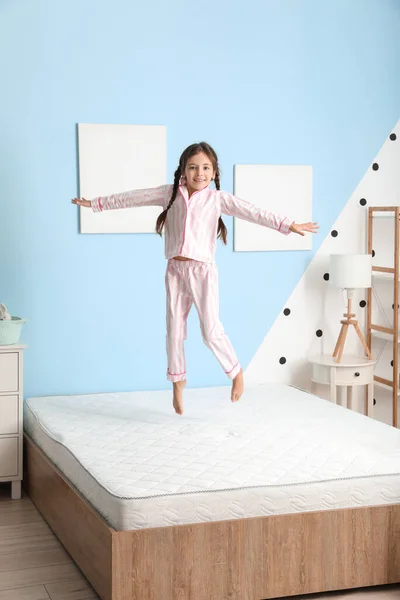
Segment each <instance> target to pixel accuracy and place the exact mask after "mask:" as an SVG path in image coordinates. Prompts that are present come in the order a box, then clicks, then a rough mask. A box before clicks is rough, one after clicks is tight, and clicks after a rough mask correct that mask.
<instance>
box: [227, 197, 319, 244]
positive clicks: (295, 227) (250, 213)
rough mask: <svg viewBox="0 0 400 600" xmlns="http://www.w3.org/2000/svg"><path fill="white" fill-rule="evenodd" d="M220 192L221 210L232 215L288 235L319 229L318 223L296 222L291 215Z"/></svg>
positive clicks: (312, 231) (313, 231)
mask: <svg viewBox="0 0 400 600" xmlns="http://www.w3.org/2000/svg"><path fill="white" fill-rule="evenodd" d="M220 194H221V212H222V213H223V214H225V215H229V216H230V217H237V218H239V219H244V220H245V221H249V222H250V223H255V224H256V225H263V226H264V227H270V228H271V229H275V230H276V231H279V232H280V233H283V234H285V235H288V234H289V233H290V232H291V231H292V232H293V233H298V234H300V235H304V233H303V232H304V231H309V232H311V233H316V230H317V229H318V226H317V224H316V223H301V224H299V223H295V222H294V221H293V219H291V218H290V217H283V216H281V215H277V214H276V213H273V212H270V211H269V210H267V209H265V208H260V207H259V206H256V205H255V204H252V203H251V202H247V201H246V200H242V199H241V198H238V197H237V196H234V195H233V194H229V193H228V192H221V193H220Z"/></svg>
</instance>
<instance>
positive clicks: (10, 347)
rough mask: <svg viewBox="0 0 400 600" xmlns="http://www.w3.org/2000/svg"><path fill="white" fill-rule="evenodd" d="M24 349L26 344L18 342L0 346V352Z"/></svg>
mask: <svg viewBox="0 0 400 600" xmlns="http://www.w3.org/2000/svg"><path fill="white" fill-rule="evenodd" d="M24 348H27V345H26V344H20V343H19V342H18V344H7V345H6V346H2V345H1V344H0V351H2V350H5V351H7V350H8V352H12V351H13V350H23V349H24Z"/></svg>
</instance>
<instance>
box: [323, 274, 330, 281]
mask: <svg viewBox="0 0 400 600" xmlns="http://www.w3.org/2000/svg"><path fill="white" fill-rule="evenodd" d="M324 279H325V281H329V273H324Z"/></svg>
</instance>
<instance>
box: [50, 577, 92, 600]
mask: <svg viewBox="0 0 400 600" xmlns="http://www.w3.org/2000/svg"><path fill="white" fill-rule="evenodd" d="M46 590H47V592H48V594H49V596H50V598H51V600H89V599H92V598H98V596H97V594H96V592H95V591H94V589H93V588H92V587H91V585H89V583H87V582H86V581H83V580H82V579H77V580H76V581H62V582H60V583H49V584H47V585H46Z"/></svg>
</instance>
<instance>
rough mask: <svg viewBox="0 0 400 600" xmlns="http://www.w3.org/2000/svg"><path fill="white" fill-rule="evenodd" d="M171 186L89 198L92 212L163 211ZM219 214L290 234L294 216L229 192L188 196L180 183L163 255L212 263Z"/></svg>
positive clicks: (167, 224) (167, 201)
mask: <svg viewBox="0 0 400 600" xmlns="http://www.w3.org/2000/svg"><path fill="white" fill-rule="evenodd" d="M172 189H173V186H172V185H162V186H159V187H156V188H150V189H144V190H132V191H130V192H123V193H121V194H112V195H111V196H104V197H100V198H95V199H94V200H92V201H91V206H92V209H93V211H95V212H100V211H103V210H112V209H116V208H132V207H138V206H160V207H162V209H163V210H164V209H165V208H166V207H167V205H168V203H169V201H170V198H171V195H172ZM221 215H228V216H230V217H237V218H239V219H244V220H245V221H249V222H250V223H256V224H258V225H263V226H264V227H270V228H271V229H275V230H276V231H279V232H280V233H283V234H285V235H287V234H288V233H290V231H289V227H290V225H291V224H292V223H293V219H289V218H288V217H281V216H279V215H277V214H275V213H272V212H269V211H268V210H266V209H264V208H259V207H258V206H255V205H254V204H251V203H250V202H246V201H245V200H241V199H240V198H238V197H237V196H234V195H233V194H229V193H228V192H223V191H218V190H215V189H211V188H210V187H206V188H205V189H203V190H201V191H199V192H195V193H194V194H192V196H191V197H190V199H189V194H188V190H187V188H186V186H185V185H180V186H179V189H178V193H177V196H176V198H175V201H174V203H173V205H172V207H171V208H170V210H169V211H168V216H167V219H166V222H165V230H164V231H165V257H166V258H167V259H168V258H174V256H184V257H185V258H191V259H193V260H198V261H200V262H207V263H212V262H214V257H215V249H216V243H217V229H218V219H219V217H220V216H221Z"/></svg>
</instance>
